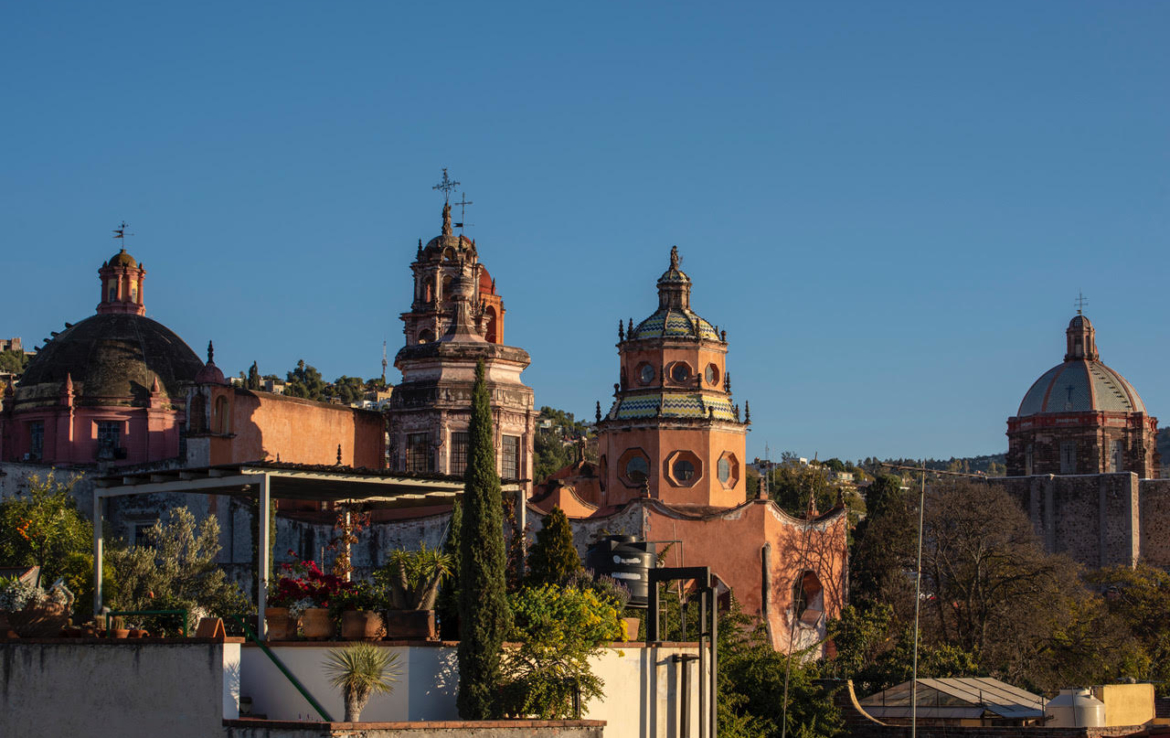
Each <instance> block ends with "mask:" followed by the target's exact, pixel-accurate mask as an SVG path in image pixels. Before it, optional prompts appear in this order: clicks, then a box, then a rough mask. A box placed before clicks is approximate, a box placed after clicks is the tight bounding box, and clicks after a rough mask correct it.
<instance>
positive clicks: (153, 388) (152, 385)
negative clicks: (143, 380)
mask: <svg viewBox="0 0 1170 738" xmlns="http://www.w3.org/2000/svg"><path fill="white" fill-rule="evenodd" d="M159 392H160V389H159V386H158V375H157V374H155V375H154V381H153V382H151V383H150V394H152V395H157V394H158V393H159Z"/></svg>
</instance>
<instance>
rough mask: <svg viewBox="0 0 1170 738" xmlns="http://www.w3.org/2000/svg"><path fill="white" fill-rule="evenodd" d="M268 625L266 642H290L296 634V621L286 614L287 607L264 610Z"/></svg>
mask: <svg viewBox="0 0 1170 738" xmlns="http://www.w3.org/2000/svg"><path fill="white" fill-rule="evenodd" d="M264 622H265V623H267V624H268V640H270V641H291V640H292V639H293V638H295V637H296V634H297V619H296V618H294V617H292V616H291V615H289V614H288V608H287V607H269V608H265V610H264Z"/></svg>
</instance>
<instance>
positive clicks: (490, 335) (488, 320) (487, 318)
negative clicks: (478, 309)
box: [483, 305, 500, 343]
mask: <svg viewBox="0 0 1170 738" xmlns="http://www.w3.org/2000/svg"><path fill="white" fill-rule="evenodd" d="M483 317H484V322H485V325H486V326H487V329H486V330H485V331H484V338H485V339H487V342H488V343H499V342H500V336H499V334H498V333H497V324H496V309H495V307H493V306H491V305H488V306H487V309H486V310H484V312H483Z"/></svg>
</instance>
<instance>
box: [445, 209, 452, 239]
mask: <svg viewBox="0 0 1170 738" xmlns="http://www.w3.org/2000/svg"><path fill="white" fill-rule="evenodd" d="M443 235H444V236H450V235H451V205H450V204H449V203H443Z"/></svg>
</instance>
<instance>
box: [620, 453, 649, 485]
mask: <svg viewBox="0 0 1170 738" xmlns="http://www.w3.org/2000/svg"><path fill="white" fill-rule="evenodd" d="M649 474H650V465H649V464H647V463H646V459H644V458H643V457H641V456H635V457H634V458H632V459H630V460H629V461H627V462H626V479H629V480H630V481H631V482H644V481H646V477H647V476H648V475H649Z"/></svg>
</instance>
